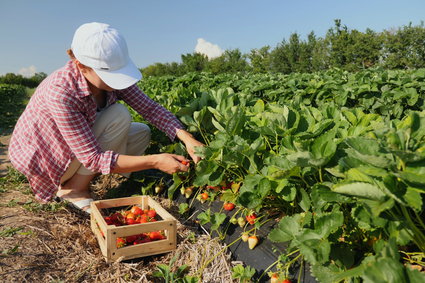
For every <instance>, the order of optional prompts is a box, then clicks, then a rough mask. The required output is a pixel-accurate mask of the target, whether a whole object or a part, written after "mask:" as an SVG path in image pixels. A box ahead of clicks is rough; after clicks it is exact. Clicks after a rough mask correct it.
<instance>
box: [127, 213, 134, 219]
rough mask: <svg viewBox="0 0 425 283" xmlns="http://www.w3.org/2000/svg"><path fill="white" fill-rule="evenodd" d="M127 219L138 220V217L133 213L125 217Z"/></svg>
mask: <svg viewBox="0 0 425 283" xmlns="http://www.w3.org/2000/svg"><path fill="white" fill-rule="evenodd" d="M125 218H126V219H136V215H134V214H133V213H132V212H129V213H127V215H126V216H125Z"/></svg>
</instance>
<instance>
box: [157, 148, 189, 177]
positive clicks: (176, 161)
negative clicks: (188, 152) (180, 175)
mask: <svg viewBox="0 0 425 283" xmlns="http://www.w3.org/2000/svg"><path fill="white" fill-rule="evenodd" d="M152 157H154V159H155V165H154V167H155V169H158V170H161V171H163V172H165V173H168V174H174V173H177V172H187V170H189V165H184V164H183V163H186V162H187V161H188V160H187V159H186V158H185V157H184V156H182V155H177V154H170V153H161V154H155V155H152ZM182 161H183V163H182Z"/></svg>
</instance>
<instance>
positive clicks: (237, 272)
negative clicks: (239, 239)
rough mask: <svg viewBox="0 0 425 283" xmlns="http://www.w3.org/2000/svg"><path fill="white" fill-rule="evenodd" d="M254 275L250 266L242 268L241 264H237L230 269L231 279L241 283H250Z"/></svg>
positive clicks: (253, 270)
mask: <svg viewBox="0 0 425 283" xmlns="http://www.w3.org/2000/svg"><path fill="white" fill-rule="evenodd" d="M254 274H255V269H254V268H252V267H250V266H247V267H244V266H243V265H242V264H238V265H236V266H234V267H233V268H232V277H233V278H235V279H239V281H240V282H243V283H248V282H251V278H252V277H253V276H254Z"/></svg>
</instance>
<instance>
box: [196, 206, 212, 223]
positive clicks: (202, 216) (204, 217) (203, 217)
mask: <svg viewBox="0 0 425 283" xmlns="http://www.w3.org/2000/svg"><path fill="white" fill-rule="evenodd" d="M198 219H199V220H200V223H201V224H202V225H205V224H207V223H210V222H211V210H210V209H209V208H208V209H207V210H206V211H204V212H201V213H199V214H198Z"/></svg>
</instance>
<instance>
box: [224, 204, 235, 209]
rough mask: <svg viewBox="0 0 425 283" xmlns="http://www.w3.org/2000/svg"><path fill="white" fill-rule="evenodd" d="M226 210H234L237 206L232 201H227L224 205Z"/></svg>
mask: <svg viewBox="0 0 425 283" xmlns="http://www.w3.org/2000/svg"><path fill="white" fill-rule="evenodd" d="M223 208H224V210H227V211H232V210H233V209H234V208H235V204H233V203H231V202H225V203H224V205H223Z"/></svg>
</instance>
